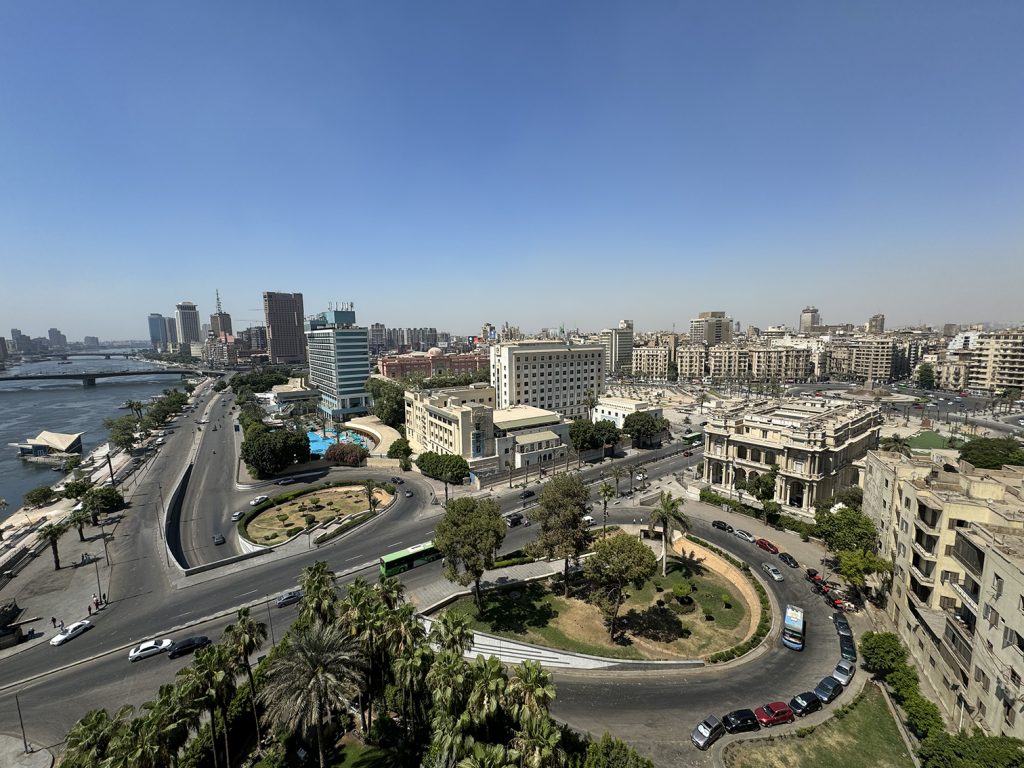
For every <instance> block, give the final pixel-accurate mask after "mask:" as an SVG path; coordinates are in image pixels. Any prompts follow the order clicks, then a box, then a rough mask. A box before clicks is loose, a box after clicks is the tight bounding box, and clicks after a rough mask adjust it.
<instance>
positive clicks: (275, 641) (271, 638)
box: [266, 595, 277, 645]
mask: <svg viewBox="0 0 1024 768" xmlns="http://www.w3.org/2000/svg"><path fill="white" fill-rule="evenodd" d="M266 597H267V621H269V622H270V644H271V645H277V640H275V639H274V617H273V616H272V615H271V613H270V595H267V596H266Z"/></svg>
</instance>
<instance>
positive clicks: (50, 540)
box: [36, 523, 67, 571]
mask: <svg viewBox="0 0 1024 768" xmlns="http://www.w3.org/2000/svg"><path fill="white" fill-rule="evenodd" d="M66 531H67V526H66V525H64V523H47V524H46V525H44V526H43V527H42V528H40V529H39V530H38V531H37V532H36V536H38V537H39V540H40V541H42V542H43V543H45V544H49V545H50V551H51V552H52V553H53V570H55V571H59V570H60V553H59V552H58V551H57V542H59V541H60V537H61V536H63V535H64V534H65V532H66Z"/></svg>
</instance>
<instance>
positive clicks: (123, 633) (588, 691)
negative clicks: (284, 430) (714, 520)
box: [0, 391, 836, 764]
mask: <svg viewBox="0 0 1024 768" xmlns="http://www.w3.org/2000/svg"><path fill="white" fill-rule="evenodd" d="M197 402H198V405H197V408H196V411H195V413H194V414H192V420H191V421H186V419H185V417H184V416H182V417H179V422H178V424H177V425H176V427H175V429H176V431H175V432H174V433H173V434H172V435H170V436H169V437H168V439H167V441H166V443H165V444H164V445H163V447H162V448H161V450H160V451H159V454H158V456H157V457H156V458H155V459H153V460H152V461H151V462H150V466H148V467H147V468H146V469H145V470H144V471H142V472H140V473H139V474H138V475H137V476H136V477H135V478H134V479H133V483H135V485H136V487H135V496H134V499H133V504H132V509H131V511H130V512H129V514H128V515H127V516H126V518H125V520H124V521H123V522H122V523H121V524H120V525H119V526H118V529H117V532H116V535H115V538H114V541H113V542H112V544H111V547H110V554H111V560H112V562H113V564H114V565H113V568H112V574H111V582H110V587H109V590H110V592H109V594H110V599H111V604H110V606H109V607H108V608H106V609H105V611H104V612H103V615H102V619H98V620H97V621H96V622H95V623H96V627H95V629H93V631H91V632H88V633H86V634H84V635H82V636H81V637H79V638H76V639H75V640H74V641H73V642H71V643H68V644H67V645H65V646H62V647H60V648H53V647H51V646H49V645H48V644H42V645H38V646H35V647H32V648H28V649H26V650H24V651H23V652H21V653H19V654H17V655H16V656H14V657H11V658H10V659H9V660H8V661H6V662H4V663H3V664H2V665H0V702H2V705H0V706H2V709H0V729H2V730H4V731H6V732H10V733H16V732H17V728H18V722H17V715H16V710H15V708H14V706H13V696H14V693H15V691H18V692H19V693H20V705H21V710H22V713H23V715H24V718H25V725H26V730H27V731H28V734H29V737H30V739H32V740H33V741H35V742H36V743H40V744H57V743H59V742H60V741H61V739H62V738H63V736H64V734H65V733H66V731H67V729H68V728H69V727H70V726H71V725H72V724H73V723H74V722H75V720H77V719H78V718H79V717H80V716H81V715H82V714H84V713H85V712H86V711H87V710H88V709H91V708H94V707H117V706H119V705H121V704H123V703H131V704H141V703H142V702H143V701H145V700H147V699H149V698H152V697H153V696H154V695H155V693H156V690H157V688H158V687H159V685H160V684H161V683H163V682H166V681H168V680H170V679H171V678H172V677H173V674H174V672H175V671H176V670H177V669H179V668H181V667H182V666H184V665H186V664H187V663H188V659H187V658H183V659H177V660H174V661H170V660H168V659H166V658H163V657H156V658H153V659H149V660H146V661H143V662H140V663H138V664H130V663H129V662H128V659H127V647H128V646H129V645H132V644H135V643H137V642H139V641H140V640H143V639H148V638H151V637H154V636H160V635H162V634H164V633H165V632H167V631H168V630H169V629H171V628H173V627H176V626H181V625H184V624H190V623H193V622H198V621H199V620H201V619H205V618H207V617H213V618H210V620H208V621H203V622H202V623H198V624H196V625H195V626H192V627H190V628H189V629H188V630H187V633H188V634H207V635H209V636H210V637H212V638H214V639H216V638H218V637H219V636H220V633H221V631H222V630H223V627H224V626H225V625H226V624H227V623H228V622H229V621H230V620H231V617H230V616H229V615H224V614H225V612H227V611H231V610H233V609H234V608H235V607H237V606H240V605H245V604H250V603H257V602H259V601H263V603H262V604H260V605H258V606H257V608H256V610H258V611H260V612H261V613H260V615H261V617H262V618H263V619H264V620H265V621H268V622H272V623H273V628H274V629H273V631H274V634H275V636H276V637H280V636H281V635H282V634H283V633H284V631H285V630H286V628H287V626H288V624H290V622H291V620H292V619H293V618H294V616H295V609H294V608H285V609H277V608H274V607H265V606H269V605H270V604H271V599H272V597H273V596H275V595H276V594H278V593H280V592H282V591H284V590H286V589H288V588H290V587H292V586H294V585H295V583H296V581H297V578H298V575H299V572H300V571H301V569H302V568H303V567H304V566H306V565H308V564H310V563H311V562H313V561H314V560H318V559H320V560H326V561H327V562H328V564H329V565H330V567H331V568H332V569H334V570H335V571H337V572H342V573H347V574H348V577H349V578H354V577H355V576H358V575H362V576H365V577H366V578H369V579H373V578H375V577H376V567H375V562H376V560H377V558H378V557H379V556H380V555H381V554H383V553H385V552H388V551H393V550H395V549H399V548H402V547H406V546H409V545H411V544H415V543H419V542H422V541H426V540H428V539H430V538H431V535H432V532H433V528H434V526H435V524H436V521H437V518H438V517H439V516H440V514H441V512H442V507H441V506H440V505H439V504H432V503H430V501H431V499H432V496H433V491H432V488H431V486H430V484H429V483H427V482H426V481H425V480H423V479H422V478H420V477H419V476H417V475H414V474H407V475H405V479H406V483H405V485H403V486H402V488H403V489H406V488H408V489H412V490H413V492H414V496H413V498H411V499H409V498H406V497H405V496H404V494H400V495H399V497H398V498H397V499H396V502H395V504H394V505H393V506H392V507H391V508H390V509H389V510H388V511H387V512H386V513H385V514H383V515H381V516H380V517H378V518H376V519H375V520H374V521H372V522H370V523H369V524H367V525H365V526H363V527H362V528H361V529H360V530H359V531H358V533H357V534H355V535H352V536H348V537H344V538H341V539H338V540H336V541H334V542H332V543H331V544H329V545H327V546H325V547H322V548H320V549H316V550H310V551H302V550H299V551H298V552H296V553H295V554H294V555H292V556H289V557H266V558H259V557H257V558H254V559H252V560H249V561H246V562H244V563H239V564H235V565H232V566H229V567H226V568H223V569H218V570H216V571H214V572H212V574H205V575H204V576H203V577H202V578H195V579H187V578H184V577H183V576H182V575H181V573H180V571H179V570H176V569H175V568H173V567H171V568H168V567H167V565H166V563H165V556H164V549H163V544H162V540H161V538H160V532H159V522H158V521H159V519H160V513H161V497H163V499H164V500H166V496H167V494H168V492H169V490H170V487H171V486H172V485H173V484H174V482H175V481H176V479H177V478H178V477H179V475H180V473H181V471H182V469H183V467H184V466H185V465H186V464H187V463H188V462H189V461H193V460H194V461H195V466H196V468H197V470H194V473H193V476H192V480H191V482H190V484H189V489H188V492H187V493H186V495H185V497H184V507H183V508H184V510H185V514H184V515H183V520H182V542H183V545H184V548H185V549H186V551H187V552H188V553H189V556H190V557H194V558H197V559H200V560H203V558H206V557H210V556H211V555H215V556H221V553H222V552H223V556H227V555H230V554H233V553H234V552H235V551H237V550H235V549H234V548H233V547H232V546H229V545H224V546H221V547H217V548H216V549H213V548H212V541H211V538H212V533H213V532H214V531H216V530H217V529H218V528H219V529H220V530H221V531H223V532H224V533H225V535H227V536H228V539H229V541H232V536H233V531H234V526H233V524H231V523H230V519H229V518H230V514H231V512H233V511H235V510H236V509H240V508H241V507H242V505H244V504H246V503H247V502H248V500H249V499H250V498H251V497H252V496H253V495H254V494H256V493H258V492H260V491H253V490H239V489H236V488H235V485H234V472H235V467H234V461H235V445H234V440H235V437H234V430H233V428H232V426H231V424H230V421H229V418H228V416H227V412H228V411H230V405H222V404H221V403H222V402H230V400H229V399H228V396H225V395H212V394H211V393H209V392H208V391H207V392H206V393H205V394H202V395H200V396H199V398H198V399H197ZM205 413H210V414H211V415H210V416H209V418H210V423H209V424H208V425H204V426H203V429H202V430H201V431H194V425H193V422H194V421H195V419H196V418H205V416H204V415H203V414H205ZM214 424H216V425H217V426H218V429H217V430H216V431H214V430H212V426H213V425H214ZM214 451H216V453H214ZM681 451H682V448H681V447H680V446H668V447H666V448H664V449H660V450H658V451H649V452H645V453H644V454H643V459H644V465H645V470H646V472H647V474H648V477H649V479H650V480H655V479H657V478H658V477H662V476H665V475H668V474H670V473H673V472H679V471H681V470H683V469H684V468H685V467H686V466H691V465H693V464H695V463H697V462H699V461H700V451H699V450H697V451H695V452H694V455H693V456H691V457H683V456H682V455H681ZM636 458H639V457H631V458H630V459H627V463H633V462H634V461H635V459H636ZM199 467H203V468H204V469H202V470H200V469H198V468H199ZM607 469H608V465H607V464H606V465H604V467H602V466H600V465H599V466H596V467H589V468H584V469H583V471H582V474H583V476H584V478H585V479H588V480H598V479H599V478H600V474H601V473H602V471H604V472H605V473H606V474H607ZM345 475H350V476H352V477H353V478H357V477H358V478H363V477H373V478H375V479H379V480H386V479H387V478H388V477H389V476H390V473H388V472H381V471H375V470H367V469H357V470H338V469H336V470H332V479H342V478H343V477H344V476H345ZM314 482H316V481H314ZM299 487H301V486H299ZM531 487H535V486H532V485H531ZM622 487H623V488H628V487H629V481H628V480H624V481H622ZM269 488H271V489H272V490H271V491H266V492H267V493H268V495H272V491H273V490H277V489H276V487H275V486H272V485H271V486H269ZM519 490H520V489H519V488H515V489H509V488H507V486H506V487H504V488H496V489H495V497H496V498H497V499H498V501H499V503H500V505H501V507H502V509H503V511H510V510H513V509H520V508H522V501H521V500H520V498H519ZM592 498H593V499H594V501H595V510H597V511H596V512H595V517H598V519H600V515H599V511H600V504H599V502H598V499H597V484H596V483H594V484H593V485H592ZM530 502H535V499H530V500H529V501H528V504H527V510H526V514H527V516H529V514H530V508H531V506H532V505H531V504H530ZM643 515H644V511H643V509H642V508H638V507H637V506H636V500H635V498H632V499H620V500H618V501H617V502H616V503H614V504H613V505H612V506H611V507H610V508H609V520H610V522H630V521H631V520H632V519H634V518H637V517H641V518H642V517H643ZM744 523H745V524H746V525H747V527H748V528H749V529H750V530H752V531H754V532H757V528H758V526H759V525H760V524H759V523H756V522H755V521H749V523H748V521H747V520H744ZM694 529H695V532H696V533H698V534H699V535H702V536H704V537H706V538H707V539H709V540H711V541H713V542H715V543H718V544H720V545H721V546H723V548H726V549H729V550H730V551H733V552H734V553H736V554H737V555H738V556H740V557H743V558H744V559H746V560H748V562H750V563H751V564H752V565H754V566H755V568H756V567H757V566H758V564H759V563H760V562H761V561H762V560H764V559H766V556H765V555H764V553H762V552H761V551H760V550H756V549H754V548H753V545H748V544H746V543H744V542H740V541H738V540H736V539H735V538H734V537H731V536H729V535H727V534H722V533H721V532H719V531H716V530H713V529H711V528H710V526H709V525H708V524H707V521H705V520H702V519H698V518H695V519H694ZM535 532H536V531H535V529H534V528H531V527H516V528H512V529H510V530H509V532H508V536H507V537H506V541H505V545H504V550H505V551H511V550H513V549H517V548H519V547H521V546H523V545H524V544H525V543H527V542H528V541H529V540H530V539H532V538H533V536H534V535H535ZM208 542H209V545H208ZM366 566H369V567H366ZM360 568H362V569H361V570H357V569H360ZM797 574H798V572H796V571H787V573H786V576H787V580H786V581H784V582H782V583H781V584H775V583H774V582H773V583H771V584H770V585H769V588H770V589H772V590H773V591H774V592H775V595H776V598H777V600H778V602H779V603H780V604H784V603H785V602H788V601H798V602H800V603H801V604H804V605H805V606H806V607H808V609H809V610H808V618H809V638H808V650H807V651H805V652H804V653H802V654H795V653H793V652H790V651H786V650H784V649H782V648H778V647H772V648H771V649H769V651H768V652H767V653H765V654H763V655H761V656H760V657H759V658H758V659H756V660H754V661H751V662H749V663H746V664H740V665H736V666H730V667H727V668H710V669H706V670H697V671H688V672H670V673H666V672H665V671H659V672H658V673H657V674H656V675H646V674H643V673H628V674H623V673H617V674H614V675H608V674H596V673H587V674H582V673H581V674H574V673H569V672H559V673H558V674H557V677H556V679H557V684H558V691H559V697H558V701H557V702H556V705H555V714H556V715H557V716H559V717H561V718H563V719H565V720H566V721H567V722H569V723H571V724H572V725H574V726H577V727H580V728H582V729H585V730H591V731H596V732H600V731H602V730H604V729H608V730H610V731H612V732H613V733H616V734H617V735H619V736H621V737H622V738H625V739H626V740H627V741H630V742H631V743H634V744H637V745H638V746H640V747H641V748H642V749H643V750H644V751H647V752H650V753H651V754H652V755H653V756H655V757H656V758H657V760H658V762H659V764H670V763H671V764H679V762H680V761H681V760H684V759H685V760H686V761H690V760H694V759H700V758H697V757H696V753H694V752H693V750H692V749H691V748H690V747H689V746H688V744H687V743H686V734H687V733H688V729H689V728H690V727H691V725H692V724H693V723H695V722H696V721H697V720H699V719H700V718H701V717H702V716H703V715H704V714H706V713H707V712H709V711H714V712H717V713H719V714H720V713H721V712H723V711H725V710H727V709H729V708H732V707H734V706H740V705H744V706H746V705H754V704H759V703H764V701H768V700H770V699H776V698H780V697H782V696H789V695H792V694H794V693H797V692H798V691H800V690H805V689H808V688H812V687H813V685H814V683H816V682H817V680H818V679H820V678H821V677H822V676H823V675H825V674H827V673H828V672H829V671H830V670H831V665H832V664H833V663H834V662H835V660H836V645H835V639H834V632H833V631H832V629H831V622H830V621H828V619H827V611H826V609H825V606H824V604H823V603H821V602H820V601H819V600H813V601H812V600H811V599H810V597H809V593H808V590H807V588H806V584H804V583H803V582H802V581H801V580H800V579H799V578H798V577H797ZM439 578H441V569H440V565H439V564H438V563H433V564H430V565H427V566H424V567H422V568H418V569H416V570H414V571H411V572H409V573H407V574H403V580H404V581H405V582H406V583H407V585H408V586H410V587H412V588H415V587H416V586H417V585H422V584H426V583H430V582H431V581H433V580H436V579H439ZM176 634H177V635H178V636H181V635H182V634H183V633H182V632H178V633H176ZM55 670H56V671H55ZM684 755H685V757H684Z"/></svg>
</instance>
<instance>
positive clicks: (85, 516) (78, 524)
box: [64, 507, 92, 541]
mask: <svg viewBox="0 0 1024 768" xmlns="http://www.w3.org/2000/svg"><path fill="white" fill-rule="evenodd" d="M91 520H92V515H90V514H89V512H88V511H87V510H86V509H85V507H75V509H73V510H72V511H71V514H70V515H68V517H67V519H66V520H65V521H64V522H65V523H66V524H67V525H68V526H70V527H72V528H77V529H78V540H79V541H85V530H84V528H85V526H86V524H87V523H89V522H90V521H91Z"/></svg>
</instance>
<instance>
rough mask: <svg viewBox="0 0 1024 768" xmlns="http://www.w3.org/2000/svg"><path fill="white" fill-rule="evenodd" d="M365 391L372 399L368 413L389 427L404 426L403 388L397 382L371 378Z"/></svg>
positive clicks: (367, 381)
mask: <svg viewBox="0 0 1024 768" xmlns="http://www.w3.org/2000/svg"><path fill="white" fill-rule="evenodd" d="M366 391H367V392H369V393H370V395H371V396H372V397H373V405H371V406H370V413H372V414H373V415H374V416H376V417H377V418H378V419H380V420H381V421H383V422H384V423H385V424H387V425H388V426H389V427H393V428H397V427H398V426H399V425H400V424H405V386H403V385H402V384H401V383H400V382H398V381H391V380H390V379H382V378H380V377H379V376H371V377H370V378H369V379H367V380H366Z"/></svg>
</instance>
